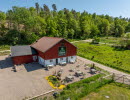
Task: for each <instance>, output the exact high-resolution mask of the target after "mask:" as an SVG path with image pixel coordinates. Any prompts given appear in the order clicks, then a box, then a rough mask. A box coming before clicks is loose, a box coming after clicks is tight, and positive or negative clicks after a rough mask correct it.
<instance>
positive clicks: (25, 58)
mask: <svg viewBox="0 0 130 100" xmlns="http://www.w3.org/2000/svg"><path fill="white" fill-rule="evenodd" d="M36 55H37V51H36V50H35V49H33V48H32V47H31V46H29V45H24V46H11V57H12V60H13V63H14V64H16V65H18V64H24V63H30V62H35V61H37V58H36V57H37V56H36Z"/></svg>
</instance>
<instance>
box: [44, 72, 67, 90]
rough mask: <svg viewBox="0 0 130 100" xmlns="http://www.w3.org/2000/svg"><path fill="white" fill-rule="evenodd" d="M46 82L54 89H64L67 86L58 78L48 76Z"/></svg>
mask: <svg viewBox="0 0 130 100" xmlns="http://www.w3.org/2000/svg"><path fill="white" fill-rule="evenodd" d="M46 80H47V81H48V83H49V84H50V86H51V87H52V88H54V89H63V88H64V87H65V85H62V84H61V82H60V80H59V79H58V78H57V77H56V76H53V75H51V76H47V77H46Z"/></svg>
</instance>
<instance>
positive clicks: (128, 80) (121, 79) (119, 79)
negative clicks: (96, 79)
mask: <svg viewBox="0 0 130 100" xmlns="http://www.w3.org/2000/svg"><path fill="white" fill-rule="evenodd" d="M102 78H106V79H112V80H113V81H115V84H116V85H119V84H118V83H121V84H125V85H124V86H128V87H130V76H127V75H121V74H116V73H112V74H109V75H107V76H104V77H102Z"/></svg>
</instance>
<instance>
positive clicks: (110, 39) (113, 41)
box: [100, 37, 121, 44]
mask: <svg viewBox="0 0 130 100" xmlns="http://www.w3.org/2000/svg"><path fill="white" fill-rule="evenodd" d="M120 40H121V38H120V37H119V38H117V37H101V38H100V42H102V43H109V44H118V43H119V41H120Z"/></svg>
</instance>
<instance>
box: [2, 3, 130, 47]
mask: <svg viewBox="0 0 130 100" xmlns="http://www.w3.org/2000/svg"><path fill="white" fill-rule="evenodd" d="M127 32H130V19H129V18H123V17H122V16H120V17H112V16H109V15H97V14H96V13H93V14H90V13H88V12H87V11H83V12H77V11H75V10H74V9H72V10H68V9H67V8H64V9H62V10H59V11H58V10H57V6H56V4H53V5H52V8H51V9H50V8H49V7H48V6H47V5H46V4H43V6H42V7H41V6H40V5H39V4H38V3H35V7H29V8H27V7H17V6H13V7H12V9H10V10H8V11H7V12H2V11H0V44H1V45H2V44H4V45H5V44H8V45H16V44H30V43H32V42H34V41H35V40H36V39H39V38H40V37H43V36H51V37H63V38H66V39H86V38H93V37H103V36H114V37H120V36H122V35H123V34H125V33H127Z"/></svg>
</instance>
